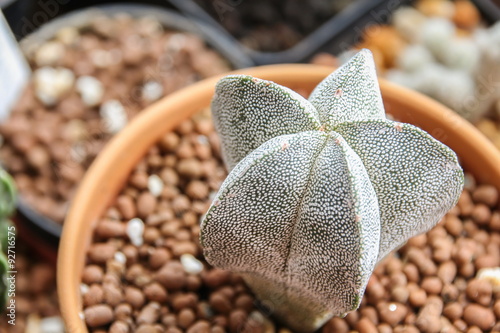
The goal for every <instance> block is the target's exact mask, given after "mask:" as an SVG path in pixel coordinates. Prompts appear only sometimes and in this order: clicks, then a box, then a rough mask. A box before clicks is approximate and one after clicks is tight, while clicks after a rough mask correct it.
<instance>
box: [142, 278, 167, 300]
mask: <svg viewBox="0 0 500 333" xmlns="http://www.w3.org/2000/svg"><path fill="white" fill-rule="evenodd" d="M144 295H145V296H146V298H147V299H148V300H149V301H154V302H158V303H160V304H161V303H164V302H165V301H166V300H167V291H166V290H165V288H163V286H162V285H161V284H159V283H157V282H153V283H151V284H149V285H147V286H146V287H144Z"/></svg>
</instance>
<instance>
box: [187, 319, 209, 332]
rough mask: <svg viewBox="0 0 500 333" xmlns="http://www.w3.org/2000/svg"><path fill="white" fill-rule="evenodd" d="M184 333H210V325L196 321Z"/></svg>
mask: <svg viewBox="0 0 500 333" xmlns="http://www.w3.org/2000/svg"><path fill="white" fill-rule="evenodd" d="M186 333H210V324H209V323H208V322H206V321H202V320H200V321H197V322H196V323H194V324H193V326H191V327H190V328H189V329H188V330H187V331H186Z"/></svg>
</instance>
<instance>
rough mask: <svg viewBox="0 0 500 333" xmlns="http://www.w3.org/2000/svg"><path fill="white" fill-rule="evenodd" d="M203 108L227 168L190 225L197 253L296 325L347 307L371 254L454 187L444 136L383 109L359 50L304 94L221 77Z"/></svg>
mask: <svg viewBox="0 0 500 333" xmlns="http://www.w3.org/2000/svg"><path fill="white" fill-rule="evenodd" d="M212 112H213V116H214V121H215V125H216V129H217V131H218V133H219V135H220V137H221V142H222V152H223V156H224V160H225V163H226V165H227V167H228V169H229V170H230V171H231V172H230V174H229V176H228V177H227V179H226V180H225V182H224V183H223V184H222V187H221V189H220V191H219V192H218V194H217V195H216V197H215V199H214V202H213V204H212V206H211V207H210V209H209V211H208V213H207V214H206V217H205V219H204V220H203V222H202V225H201V244H202V246H203V249H204V254H205V257H206V259H207V260H208V262H209V263H210V264H212V265H214V266H216V267H220V268H223V269H228V270H231V271H235V272H239V273H240V274H241V275H242V276H243V277H244V279H245V281H246V282H247V284H248V285H249V286H250V288H251V289H252V290H253V291H254V293H255V294H256V296H257V297H258V298H259V299H260V301H261V302H262V303H263V304H265V305H266V306H267V307H268V308H269V311H270V312H271V314H272V315H274V316H275V317H277V318H278V319H279V320H281V321H283V322H285V323H286V324H287V325H288V326H289V327H290V328H292V329H294V330H296V331H300V332H306V331H313V330H315V329H317V328H318V327H319V326H321V325H322V324H323V323H324V322H325V321H326V320H328V319H329V318H330V317H331V316H333V315H344V314H346V313H347V312H349V311H351V310H354V309H356V308H357V307H358V306H359V304H360V301H361V298H362V296H363V293H364V290H365V287H366V284H367V282H368V279H369V277H370V275H371V274H372V271H373V269H374V267H375V265H376V264H377V262H378V261H379V260H380V259H381V258H383V257H384V256H386V255H387V254H388V253H389V252H390V251H391V250H393V249H395V248H398V247H399V246H401V245H402V244H404V243H405V242H406V240H407V239H408V238H410V237H412V236H414V235H417V234H419V233H422V232H425V231H427V230H429V229H430V228H431V227H432V226H434V225H435V224H436V223H437V222H438V221H439V220H440V218H441V217H442V216H443V215H444V214H445V213H446V211H447V210H449V209H450V208H451V207H452V206H453V205H454V204H455V203H456V201H457V199H458V197H459V194H460V192H461V190H462V186H463V172H462V170H461V168H460V166H459V165H458V162H457V158H456V156H455V154H454V153H453V152H452V151H451V150H450V149H449V148H448V147H446V146H444V145H443V144H441V143H440V142H438V141H436V140H435V139H433V138H432V137H431V136H429V135H428V134H427V133H425V132H423V131H422V130H420V129H418V128H416V127H414V126H412V125H408V124H402V123H397V122H393V121H390V120H387V119H386V118H385V112H384V107H383V104H382V99H381V95H380V90H379V86H378V82H377V77H376V73H375V67H374V63H373V59H372V56H371V53H370V52H369V51H368V50H363V51H361V52H360V53H358V54H357V55H356V56H355V57H354V58H352V59H351V60H350V61H349V62H348V63H346V64H345V65H344V66H342V67H341V68H339V69H338V70H337V71H335V72H334V73H332V74H331V75H330V76H329V77H327V78H326V79H325V80H324V81H323V82H321V83H320V84H319V85H318V87H317V88H316V89H315V90H314V91H313V93H312V94H311V96H310V98H309V100H306V99H304V98H303V97H301V96H300V95H298V94H297V93H295V92H293V91H291V90H289V89H288V88H285V87H281V86H279V85H277V84H275V83H272V82H269V81H264V80H260V79H256V78H252V77H249V76H243V75H237V76H228V77H225V78H223V79H222V80H221V81H220V82H219V83H218V85H217V88H216V95H215V97H214V100H213V103H212Z"/></svg>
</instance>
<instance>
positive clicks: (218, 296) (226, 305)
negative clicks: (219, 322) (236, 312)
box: [209, 292, 232, 314]
mask: <svg viewBox="0 0 500 333" xmlns="http://www.w3.org/2000/svg"><path fill="white" fill-rule="evenodd" d="M209 304H210V306H211V307H212V308H213V309H214V310H215V311H217V312H218V313H223V314H227V313H229V312H230V311H231V309H232V305H231V302H230V301H229V299H227V297H226V296H224V295H223V294H222V293H220V292H219V293H213V294H212V295H210V299H209Z"/></svg>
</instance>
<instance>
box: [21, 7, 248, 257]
mask: <svg viewBox="0 0 500 333" xmlns="http://www.w3.org/2000/svg"><path fill="white" fill-rule="evenodd" d="M23 1H24V0H23ZM18 2H21V1H18ZM18 2H16V3H15V4H17V3H18ZM116 13H128V14H130V15H131V16H132V17H134V18H140V17H146V16H147V17H153V18H154V19H156V20H157V21H158V22H160V23H161V24H162V25H163V26H164V27H166V28H169V29H172V30H176V31H182V32H188V33H192V34H195V35H197V36H198V37H200V38H201V39H202V40H204V41H206V42H207V43H208V44H210V45H211V46H212V47H213V49H215V50H216V51H217V52H218V53H219V54H221V55H222V57H224V58H225V59H227V60H228V61H229V62H230V63H231V65H232V67H234V68H241V67H243V66H245V65H247V63H246V62H242V59H240V58H238V57H237V55H236V54H235V53H234V52H233V49H232V48H231V46H230V45H226V44H224V43H223V42H217V33H216V32H214V31H213V30H211V29H210V28H209V27H207V28H205V27H204V25H203V24H202V23H201V25H200V24H195V23H193V22H192V21H190V20H188V19H186V18H184V17H183V16H181V15H179V14H177V13H175V12H173V11H171V10H168V9H165V8H160V7H154V6H146V5H137V4H114V5H105V6H98V7H92V8H87V9H85V10H81V11H77V12H72V13H69V14H66V15H63V16H60V17H58V18H56V19H54V20H51V21H50V22H49V23H47V24H44V25H43V26H42V27H41V28H40V29H39V30H37V31H36V32H34V33H32V34H30V35H28V36H26V37H25V38H24V39H23V40H22V41H21V42H20V44H21V46H22V48H23V50H24V51H25V52H28V53H29V52H31V51H33V50H36V49H38V48H39V47H40V46H41V45H42V44H43V43H45V42H46V41H47V40H50V39H52V38H53V37H54V35H55V34H56V33H57V32H58V31H59V30H60V29H61V28H64V27H77V28H79V27H83V26H85V25H87V24H88V22H89V21H91V20H92V19H93V18H94V17H95V16H96V15H101V14H104V15H109V14H116ZM17 213H18V214H17V216H16V221H17V225H18V230H19V235H20V237H21V238H22V239H23V240H24V241H25V242H26V243H28V244H30V245H31V246H32V247H34V248H35V249H36V250H37V252H38V253H39V254H40V255H41V256H42V257H44V258H47V259H49V260H51V261H52V262H54V263H55V260H56V255H57V246H58V242H59V238H60V236H61V230H62V226H61V224H59V223H56V222H55V221H53V220H51V219H50V218H48V217H46V216H44V215H42V214H41V213H39V212H38V211H36V209H34V208H33V207H31V206H30V205H29V204H27V203H26V202H25V201H24V200H23V199H22V197H21V198H20V200H19V201H18V205H17Z"/></svg>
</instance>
